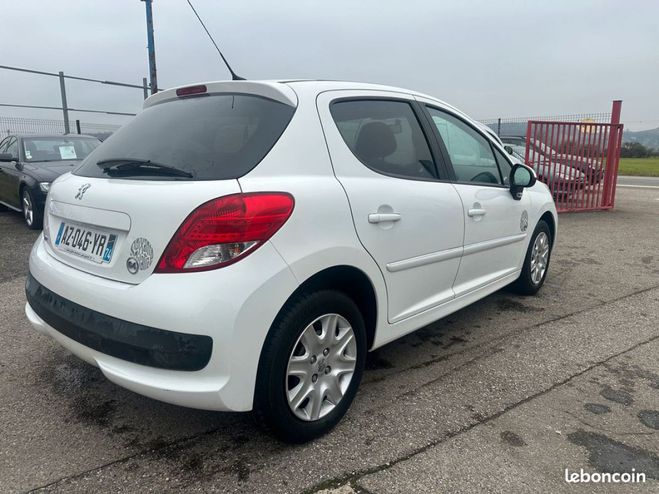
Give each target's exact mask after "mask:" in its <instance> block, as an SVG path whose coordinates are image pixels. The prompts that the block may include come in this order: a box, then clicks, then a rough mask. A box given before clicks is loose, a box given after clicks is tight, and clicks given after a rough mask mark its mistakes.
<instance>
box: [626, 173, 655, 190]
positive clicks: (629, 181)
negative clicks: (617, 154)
mask: <svg viewBox="0 0 659 494" xmlns="http://www.w3.org/2000/svg"><path fill="white" fill-rule="evenodd" d="M618 185H621V186H623V187H648V188H653V189H655V188H659V177H634V176H624V175H620V176H618Z"/></svg>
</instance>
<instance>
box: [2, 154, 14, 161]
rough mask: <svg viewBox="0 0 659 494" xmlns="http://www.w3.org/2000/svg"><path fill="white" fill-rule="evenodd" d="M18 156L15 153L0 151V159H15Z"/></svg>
mask: <svg viewBox="0 0 659 494" xmlns="http://www.w3.org/2000/svg"><path fill="white" fill-rule="evenodd" d="M15 160H16V158H15V157H14V155H13V154H9V153H0V161H15Z"/></svg>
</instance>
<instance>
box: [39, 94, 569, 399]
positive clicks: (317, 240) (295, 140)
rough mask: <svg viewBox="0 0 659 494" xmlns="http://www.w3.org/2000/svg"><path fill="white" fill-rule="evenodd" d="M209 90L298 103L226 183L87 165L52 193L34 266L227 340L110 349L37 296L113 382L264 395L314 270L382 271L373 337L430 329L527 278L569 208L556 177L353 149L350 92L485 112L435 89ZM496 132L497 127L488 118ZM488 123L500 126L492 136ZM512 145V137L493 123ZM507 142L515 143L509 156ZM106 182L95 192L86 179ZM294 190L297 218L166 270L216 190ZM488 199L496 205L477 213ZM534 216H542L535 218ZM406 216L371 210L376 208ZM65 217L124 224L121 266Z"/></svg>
mask: <svg viewBox="0 0 659 494" xmlns="http://www.w3.org/2000/svg"><path fill="white" fill-rule="evenodd" d="M205 85H206V86H207V88H208V91H209V92H230V93H241V94H256V95H259V96H262V97H266V98H271V99H275V100H277V101H280V102H283V103H286V104H289V105H294V106H296V112H295V114H294V116H293V117H292V120H291V121H290V123H289V125H288V127H287V128H286V130H285V131H284V133H283V135H282V136H281V138H280V139H279V140H278V141H277V142H276V144H275V145H274V146H273V147H272V149H271V150H270V152H269V153H268V154H267V155H266V157H265V158H264V159H263V160H262V161H261V162H260V163H259V164H258V165H257V166H256V167H255V168H254V169H252V170H251V171H250V172H248V173H247V174H246V175H244V176H242V177H239V178H238V179H234V180H217V181H212V180H211V181H205V182H204V181H176V182H171V181H138V180H121V179H97V178H87V177H82V176H77V175H72V174H67V175H65V176H62V177H61V178H60V179H58V180H57V181H55V182H54V183H53V184H52V186H51V190H50V194H49V197H48V203H47V211H48V218H46V221H47V222H48V223H47V224H48V229H49V230H50V240H44V237H43V235H42V236H41V237H40V238H39V239H38V240H37V243H36V244H35V246H34V248H33V250H32V253H31V256H30V273H31V275H32V276H33V277H34V278H35V279H36V280H37V281H38V282H39V283H41V284H42V285H43V286H45V287H46V288H48V289H49V290H51V291H53V292H54V293H56V294H58V295H60V296H61V297H64V298H66V299H68V300H70V301H72V302H75V303H76V304H79V305H81V306H83V307H85V308H89V309H92V310H94V311H98V312H101V313H103V314H107V315H109V316H113V317H116V318H119V319H122V320H125V321H130V322H133V323H138V324H143V325H146V326H152V327H155V328H160V329H163V330H169V331H177V332H181V333H187V334H202V335H208V336H211V337H212V338H213V352H212V355H211V359H210V361H209V363H208V364H207V365H206V366H205V367H204V368H203V369H202V370H199V371H194V372H186V371H172V370H165V369H157V368H151V367H148V366H145V365H139V364H135V363H131V362H128V361H124V360H121V359H119V358H115V357H112V356H109V355H105V354H103V353H100V352H98V351H95V350H92V349H91V348H88V347H85V346H84V345H81V344H80V343H78V342H76V341H74V340H72V339H70V338H68V337H66V336H64V335H63V334H61V333H60V332H58V331H57V330H56V329H55V328H53V327H51V326H49V325H48V324H47V323H46V322H45V321H43V320H42V319H41V318H40V317H39V316H38V315H37V314H36V313H35V312H34V310H33V309H32V308H31V306H30V305H29V304H28V305H27V306H26V314H27V317H28V319H29V320H30V322H31V323H32V324H33V326H34V327H35V328H36V329H37V330H38V331H40V332H42V333H45V334H48V335H50V336H51V337H53V338H55V339H56V340H57V341H58V342H59V343H60V344H61V345H62V346H64V347H66V348H68V349H69V350H70V351H71V352H73V353H74V354H76V355H78V356H79V357H80V358H82V359H84V360H86V361H88V362H90V363H92V364H93V365H96V366H98V367H99V368H100V369H101V371H102V372H103V373H104V375H105V376H106V377H107V378H108V379H110V380H111V381H113V382H115V383H117V384H119V385H121V386H124V387H126V388H128V389H131V390H133V391H136V392H138V393H141V394H144V395H146V396H150V397H152V398H155V399H159V400H162V401H166V402H170V403H175V404H179V405H185V406H191V407H195V408H203V409H212V410H235V411H246V410H250V409H251V408H252V403H253V397H254V385H255V381H256V374H257V369H258V362H259V357H260V353H261V349H262V346H263V343H264V341H265V339H266V337H267V335H268V331H269V329H270V326H271V325H272V323H273V321H274V320H275V318H276V316H277V314H278V312H279V311H280V310H281V308H282V307H283V306H284V305H285V303H286V301H287V300H288V298H289V297H290V296H291V294H293V293H294V292H295V290H297V289H298V287H299V286H300V285H301V284H303V283H304V282H305V281H307V280H309V279H310V278H311V277H313V276H314V275H316V274H318V273H320V272H322V271H323V270H326V269H329V268H333V267H336V266H349V267H351V268H355V269H357V270H359V271H361V272H362V273H363V274H364V275H365V276H366V277H367V278H368V280H369V281H370V283H371V285H372V288H373V292H374V294H375V299H376V301H377V302H376V304H377V307H376V314H377V319H376V326H375V328H374V335H373V342H372V345H371V349H373V348H377V347H379V346H381V345H383V344H385V343H387V342H389V341H392V340H394V339H396V338H398V337H400V336H402V335H404V334H406V333H409V332H411V331H414V330H416V329H419V328H421V327H423V326H425V325H426V324H428V323H431V322H433V321H435V320H437V319H440V318H441V317H444V316H446V315H448V314H450V313H452V312H455V311H456V310H459V309H461V308H462V307H465V306H466V305H469V304H470V303H473V302H474V301H476V300H478V299H480V298H482V297H484V296H486V295H488V294H490V293H492V292H494V291H496V290H498V289H499V288H502V287H503V286H505V285H507V284H508V283H510V282H512V281H514V280H515V279H516V278H517V276H518V275H519V272H520V270H521V267H522V262H523V258H524V254H525V252H526V249H527V246H528V242H529V239H530V235H531V233H532V232H533V229H534V228H535V225H536V224H537V222H538V220H539V219H540V217H541V216H542V215H543V214H545V213H549V214H551V217H552V218H553V221H554V224H556V220H557V217H556V210H555V207H554V204H553V200H552V198H551V195H550V194H549V192H548V190H547V188H546V186H545V185H544V184H541V183H537V184H536V185H534V186H533V187H531V188H528V189H525V190H524V193H523V195H522V200H521V201H515V200H513V198H512V196H511V195H510V192H509V190H508V189H507V188H505V187H501V186H498V187H492V186H479V185H464V184H455V183H451V182H448V181H421V180H403V179H397V178H392V177H389V176H385V175H381V174H378V173H376V172H374V171H372V170H371V169H369V168H368V167H366V166H365V165H364V164H362V163H361V162H360V161H359V160H358V159H357V158H356V157H355V155H353V154H352V152H351V151H350V150H349V148H348V147H347V145H346V144H345V142H344V141H343V139H342V137H341V135H340V133H339V132H338V129H337V126H336V124H335V123H334V121H333V119H332V117H331V114H330V112H329V104H330V103H331V101H333V100H334V99H337V98H343V97H349V96H352V97H354V96H366V97H368V96H378V97H394V98H398V99H401V98H402V99H407V100H410V101H413V100H417V101H421V102H427V103H431V104H432V105H434V106H438V107H440V108H442V109H445V110H448V111H450V112H452V113H454V114H456V115H458V116H459V117H460V118H463V119H466V120H469V121H470V122H473V121H472V120H470V119H469V118H468V117H466V116H465V115H464V114H462V113H461V112H459V111H458V110H456V109H455V108H453V107H451V106H450V105H447V104H446V103H443V102H441V101H439V100H436V99H434V98H430V97H428V96H425V95H420V94H417V93H413V92H411V91H406V90H402V89H398V88H391V87H387V86H378V85H373V84H361V83H349V82H332V81H289V82H287V83H282V82H275V81H256V82H252V81H219V82H211V83H205ZM176 98H177V97H176V89H172V90H167V91H163V92H161V93H158V94H156V95H154V96H151V97H150V98H148V99H147V100H146V101H145V104H144V105H145V108H146V107H149V106H152V105H155V104H164V105H166V104H167V101H169V100H172V99H176ZM481 130H482V129H481ZM484 135H486V136H487V133H485V134H484ZM488 139H490V140H491V141H492V142H493V143H494V145H495V146H498V147H499V149H500V150H501V152H502V153H505V150H503V148H501V146H500V145H499V144H498V143H497V142H495V140H494V139H492V138H491V137H489V136H488ZM505 154H506V155H507V153H505ZM85 184H91V187H90V188H88V189H87V190H86V191H85V193H84V197H83V198H82V199H79V200H78V199H75V196H76V194H77V192H78V191H79V189H80V187H81V186H83V185H85ZM265 191H271V192H277V191H281V192H288V193H290V194H291V195H292V196H293V197H294V199H295V207H294V210H293V213H292V215H291V217H290V218H289V219H288V221H287V222H286V223H285V224H284V225H283V226H282V227H281V229H280V230H279V231H277V233H275V234H274V236H272V238H270V240H268V241H267V242H265V243H264V244H263V245H262V246H261V247H260V248H258V249H257V250H256V251H255V252H254V253H252V254H250V255H249V256H246V257H245V258H244V259H242V260H240V261H238V262H236V263H235V264H231V265H229V266H227V267H223V268H221V269H217V270H211V271H205V272H191V273H175V274H154V273H153V269H154V268H155V265H156V264H157V261H158V259H159V258H160V256H161V254H162V252H163V250H164V249H165V247H166V245H167V244H168V242H169V241H170V239H171V238H172V235H173V234H174V232H175V231H176V229H177V228H178V226H179V225H180V224H181V223H182V222H183V220H184V219H185V218H186V217H187V216H188V215H189V214H190V213H191V211H193V210H194V209H195V208H196V207H198V206H199V205H200V204H203V203H205V202H207V201H209V200H211V199H214V198H217V197H220V196H224V195H228V194H233V193H239V192H243V193H247V192H265ZM469 209H483V210H485V211H486V214H485V215H484V216H477V217H474V216H469ZM523 211H527V214H528V229H526V230H522V229H521V227H520V219H521V215H522V212H523ZM378 212H380V213H390V212H397V213H400V214H401V220H400V221H398V222H395V223H393V224H391V223H379V224H372V223H369V220H368V215H369V214H371V213H378ZM62 219H65V220H67V219H68V220H70V221H74V222H78V223H81V224H88V225H92V226H93V225H97V226H102V227H103V228H107V229H110V230H111V231H113V232H116V234H117V236H118V237H117V238H118V240H117V242H118V244H117V247H116V250H115V252H114V255H113V259H112V262H111V263H110V264H109V265H94V264H93V263H91V262H89V261H85V260H84V259H79V258H76V257H75V256H71V255H69V254H66V253H63V252H60V251H59V250H57V249H56V248H55V247H54V246H53V245H52V237H53V235H54V233H55V232H56V230H57V228H58V225H59V223H60V221H61V220H62ZM140 237H146V238H148V240H149V242H150V243H151V244H152V246H153V251H154V252H153V262H152V264H151V266H150V267H149V268H148V269H145V270H143V271H140V272H139V273H137V274H130V273H128V271H126V262H127V258H128V256H129V252H130V246H131V244H132V242H133V241H134V240H135V239H137V238H140Z"/></svg>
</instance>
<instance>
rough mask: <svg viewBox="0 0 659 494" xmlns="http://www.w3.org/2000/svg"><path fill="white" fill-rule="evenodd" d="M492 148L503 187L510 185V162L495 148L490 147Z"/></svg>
mask: <svg viewBox="0 0 659 494" xmlns="http://www.w3.org/2000/svg"><path fill="white" fill-rule="evenodd" d="M492 147H493V148H494V154H495V156H496V158H497V163H498V165H499V170H501V178H502V179H503V183H504V184H505V185H508V184H509V183H510V170H511V168H512V167H513V166H512V165H511V164H510V161H508V159H507V158H506V157H505V156H504V154H503V153H502V152H501V151H499V150H498V149H497V148H495V147H494V146H492Z"/></svg>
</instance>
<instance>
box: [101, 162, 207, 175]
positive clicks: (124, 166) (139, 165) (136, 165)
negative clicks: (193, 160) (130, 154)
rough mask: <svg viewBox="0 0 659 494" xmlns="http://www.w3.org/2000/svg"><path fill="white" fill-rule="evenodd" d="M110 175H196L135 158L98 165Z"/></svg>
mask: <svg viewBox="0 0 659 494" xmlns="http://www.w3.org/2000/svg"><path fill="white" fill-rule="evenodd" d="M96 165H97V166H99V167H101V168H102V169H103V172H105V173H107V174H108V175H110V176H112V175H114V176H117V175H123V176H130V175H136V174H137V175H140V174H151V175H164V176H170V177H186V178H192V177H193V176H194V175H193V174H192V173H190V172H188V171H185V170H181V169H180V168H176V167H175V166H171V165H163V164H161V163H156V162H154V161H151V160H141V159H135V158H112V159H107V160H101V161H99V162H97V163H96Z"/></svg>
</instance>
